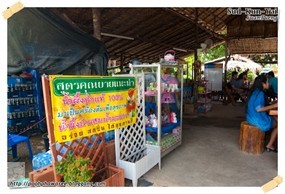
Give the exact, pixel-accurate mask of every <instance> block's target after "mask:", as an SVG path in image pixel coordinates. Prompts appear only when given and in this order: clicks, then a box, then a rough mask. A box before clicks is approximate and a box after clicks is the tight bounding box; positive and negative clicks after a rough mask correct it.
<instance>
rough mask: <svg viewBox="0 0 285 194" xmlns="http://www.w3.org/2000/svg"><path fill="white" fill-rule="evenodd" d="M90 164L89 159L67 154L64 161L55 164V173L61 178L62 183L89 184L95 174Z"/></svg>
mask: <svg viewBox="0 0 285 194" xmlns="http://www.w3.org/2000/svg"><path fill="white" fill-rule="evenodd" d="M90 162H91V160H90V158H83V157H75V156H73V155H72V154H68V155H67V158H66V159H65V160H63V161H60V162H58V163H57V164H56V173H57V174H59V175H62V176H63V179H64V182H90V181H91V179H92V177H93V176H94V172H95V168H94V167H92V166H91V165H90Z"/></svg>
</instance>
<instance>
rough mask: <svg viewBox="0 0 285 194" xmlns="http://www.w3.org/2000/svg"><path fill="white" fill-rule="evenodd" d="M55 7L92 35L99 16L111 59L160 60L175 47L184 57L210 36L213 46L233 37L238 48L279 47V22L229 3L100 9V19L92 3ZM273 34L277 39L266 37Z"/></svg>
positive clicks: (266, 49) (246, 50) (232, 46)
mask: <svg viewBox="0 0 285 194" xmlns="http://www.w3.org/2000/svg"><path fill="white" fill-rule="evenodd" d="M54 10H55V11H57V12H58V13H61V14H62V16H64V17H65V18H67V19H68V20H69V21H70V22H71V23H73V24H74V25H75V26H77V27H78V28H80V29H82V30H83V31H85V32H87V33H89V34H93V31H94V30H93V29H94V26H93V20H97V19H99V20H100V31H101V41H102V42H103V43H104V44H105V45H106V48H107V51H108V53H109V56H110V59H112V60H117V62H120V61H123V63H127V62H129V61H130V60H132V59H134V58H136V59H139V60H140V61H142V62H156V61H158V60H159V58H161V57H163V55H164V52H165V51H166V50H169V49H176V50H175V52H176V57H177V58H182V57H184V56H186V55H189V54H193V53H194V51H195V50H196V49H197V48H200V44H201V43H203V42H204V41H205V40H207V39H211V40H212V42H213V45H215V44H218V43H221V42H224V41H225V40H229V47H230V50H231V51H232V52H233V53H239V52H242V53H261V52H271V53H272V52H277V22H274V21H266V22H265V21H254V22H247V21H246V20H245V15H244V14H241V15H233V14H229V13H228V12H227V11H228V8H226V7H224V8H96V10H97V11H99V12H100V18H93V15H92V9H91V8H60V9H54ZM93 11H94V10H93ZM227 30H228V36H225V35H224V34H225V32H226V31H227ZM112 35H115V36H117V37H112ZM118 37H119V38H118ZM268 37H275V39H264V38H268ZM244 38H253V39H251V40H250V41H248V40H245V41H243V40H244ZM255 38H258V39H255ZM264 45H265V46H264Z"/></svg>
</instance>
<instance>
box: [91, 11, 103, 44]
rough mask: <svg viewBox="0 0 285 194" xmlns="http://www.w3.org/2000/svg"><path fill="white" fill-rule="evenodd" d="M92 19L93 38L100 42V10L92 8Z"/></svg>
mask: <svg viewBox="0 0 285 194" xmlns="http://www.w3.org/2000/svg"><path fill="white" fill-rule="evenodd" d="M92 18H93V36H94V37H95V38H97V39H98V40H101V10H100V9H98V8H92Z"/></svg>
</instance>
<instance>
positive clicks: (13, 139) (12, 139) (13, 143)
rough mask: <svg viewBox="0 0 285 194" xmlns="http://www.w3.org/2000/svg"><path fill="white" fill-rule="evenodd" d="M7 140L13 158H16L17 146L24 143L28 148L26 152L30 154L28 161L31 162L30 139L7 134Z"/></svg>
mask: <svg viewBox="0 0 285 194" xmlns="http://www.w3.org/2000/svg"><path fill="white" fill-rule="evenodd" d="M7 140H8V147H12V154H13V158H17V157H18V153H17V145H18V144H20V143H23V142H26V144H27V147H28V151H29V154H30V159H31V160H33V152H32V148H31V144H30V139H29V138H28V137H26V136H22V135H12V134H8V139H7Z"/></svg>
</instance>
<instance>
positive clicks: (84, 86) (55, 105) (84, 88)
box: [49, 75, 137, 143]
mask: <svg viewBox="0 0 285 194" xmlns="http://www.w3.org/2000/svg"><path fill="white" fill-rule="evenodd" d="M49 77H50V91H51V103H52V114H53V125H54V135H55V141H56V142H58V143H60V142H66V141H70V140H73V139H77V138H81V137H86V136H90V135H94V134H99V133H102V132H106V131H110V130H114V129H118V128H121V127H125V126H128V125H131V124H134V123H135V122H136V100H137V89H136V80H135V78H134V77H95V76H59V75H51V76H49Z"/></svg>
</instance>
